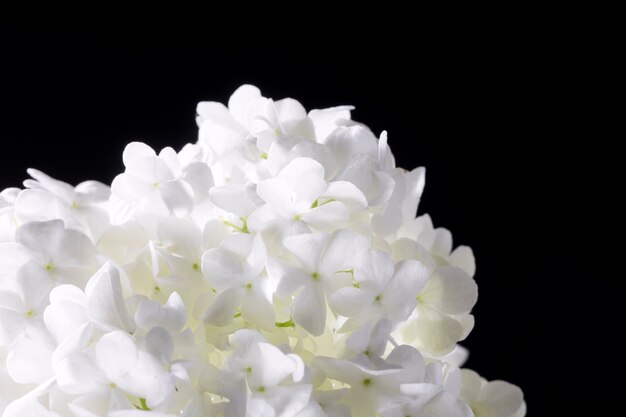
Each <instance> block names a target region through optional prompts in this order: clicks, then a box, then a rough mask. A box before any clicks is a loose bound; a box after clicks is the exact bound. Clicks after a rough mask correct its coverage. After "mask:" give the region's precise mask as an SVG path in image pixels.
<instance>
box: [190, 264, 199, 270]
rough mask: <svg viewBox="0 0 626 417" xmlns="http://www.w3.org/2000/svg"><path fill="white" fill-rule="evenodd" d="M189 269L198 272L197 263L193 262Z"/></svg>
mask: <svg viewBox="0 0 626 417" xmlns="http://www.w3.org/2000/svg"><path fill="white" fill-rule="evenodd" d="M191 267H192V268H193V269H194V270H195V271H199V270H200V264H199V263H198V262H194V263H193V264H192V265H191Z"/></svg>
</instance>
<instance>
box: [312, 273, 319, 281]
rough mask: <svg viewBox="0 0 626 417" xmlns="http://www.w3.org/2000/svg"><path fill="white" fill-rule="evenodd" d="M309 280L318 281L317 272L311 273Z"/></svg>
mask: <svg viewBox="0 0 626 417" xmlns="http://www.w3.org/2000/svg"><path fill="white" fill-rule="evenodd" d="M311 278H312V279H313V281H319V280H320V274H318V273H317V272H313V273H311Z"/></svg>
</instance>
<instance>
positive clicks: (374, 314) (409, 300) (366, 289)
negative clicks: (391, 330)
mask: <svg viewBox="0 0 626 417" xmlns="http://www.w3.org/2000/svg"><path fill="white" fill-rule="evenodd" d="M426 275H427V271H426V268H424V267H423V266H422V265H421V264H420V263H419V262H417V261H412V260H409V261H401V262H398V263H397V264H395V265H394V262H393V261H392V260H391V259H390V258H389V257H388V256H387V255H385V254H384V253H382V252H380V251H377V250H369V251H365V252H362V253H361V254H360V255H359V256H358V258H357V259H356V262H355V266H354V280H355V282H354V284H353V285H352V286H348V287H344V288H340V289H339V290H337V291H336V292H335V293H334V294H333V295H332V296H331V299H330V300H331V305H332V306H333V308H334V309H335V310H336V311H337V312H338V313H339V314H341V315H343V316H346V317H351V318H350V319H349V320H348V321H347V322H346V325H345V326H347V327H351V326H360V325H363V324H366V323H376V322H377V321H378V320H381V319H385V318H386V319H389V320H390V321H392V322H393V323H394V324H397V323H399V322H401V321H404V320H406V319H407V318H408V316H409V315H410V314H411V312H412V311H413V309H414V308H415V306H416V305H417V300H416V298H415V296H414V294H417V293H419V291H420V290H421V289H422V288H423V287H424V284H425V282H426Z"/></svg>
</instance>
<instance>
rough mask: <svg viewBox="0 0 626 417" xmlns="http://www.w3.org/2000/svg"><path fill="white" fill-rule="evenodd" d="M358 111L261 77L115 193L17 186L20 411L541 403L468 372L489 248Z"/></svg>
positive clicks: (6, 253) (4, 216) (1, 373)
mask: <svg viewBox="0 0 626 417" xmlns="http://www.w3.org/2000/svg"><path fill="white" fill-rule="evenodd" d="M265 38H267V36H266V37H265ZM259 39H261V37H259ZM209 42H210V40H209ZM265 43H267V42H265ZM266 49H267V51H268V52H270V54H274V55H275V56H276V57H277V58H275V59H279V60H280V59H282V58H281V54H280V52H281V51H282V50H281V49H280V48H278V49H277V48H274V49H272V48H271V47H270V48H269V49H268V48H266ZM283 49H284V48H283ZM314 59H315V58H314ZM283 60H284V59H283ZM318 60H319V58H318ZM250 65H251V66H252V67H254V66H255V62H252V61H251V62H250ZM291 70H294V69H293V68H290V67H289V65H288V63H286V64H285V71H291ZM390 106H391V107H393V103H391V104H390ZM391 107H390V108H391ZM351 110H353V107H351V106H340V107H333V108H328V109H319V110H312V111H310V112H308V113H307V110H306V109H305V107H304V106H303V105H302V104H301V103H300V102H298V101H297V100H295V99H293V98H282V99H277V100H274V99H272V98H269V97H264V96H263V95H262V94H261V91H260V90H259V89H258V88H257V87H255V86H252V85H242V86H241V87H239V88H238V89H237V90H236V91H235V92H234V93H233V95H232V96H231V97H230V100H229V101H228V106H225V105H224V104H221V103H217V102H210V101H205V102H201V103H199V104H198V105H197V108H196V111H197V116H196V123H197V125H198V137H197V141H195V142H194V143H187V144H182V143H178V144H174V145H175V147H164V148H163V149H160V150H159V149H157V150H154V149H153V148H151V147H150V146H149V145H147V144H145V143H141V142H131V143H129V144H128V145H127V146H126V148H125V149H124V150H123V153H122V155H121V157H122V162H123V164H124V170H123V172H121V173H118V175H116V176H115V178H114V179H113V181H112V183H111V186H110V187H109V186H108V185H107V184H103V183H100V182H97V181H92V180H87V181H83V182H81V183H80V184H78V185H76V186H74V185H70V184H67V183H65V182H63V181H60V180H57V179H54V178H52V177H50V176H49V175H47V174H45V173H43V172H41V171H38V170H36V169H33V168H29V169H28V170H27V173H28V175H30V178H28V179H26V180H25V181H24V182H23V188H24V189H20V188H7V189H5V190H2V191H0V415H1V416H2V417H103V416H107V417H144V416H145V417H149V416H153V417H206V416H215V417H524V415H525V413H526V404H525V402H524V398H523V394H522V392H521V390H520V389H519V388H518V387H516V386H514V385H512V384H509V383H506V382H503V381H492V382H488V381H486V380H485V379H483V378H481V377H480V376H479V375H478V374H476V373H474V372H473V371H469V370H460V369H459V366H461V365H462V363H463V362H464V361H465V360H466V359H467V357H468V351H467V349H465V348H463V347H461V346H459V344H458V343H459V342H462V341H463V340H464V339H465V338H466V337H467V336H468V335H469V333H470V332H471V330H472V329H473V327H474V320H475V319H474V316H473V315H472V314H471V313H472V309H473V307H474V305H475V303H476V302H477V298H478V289H477V286H476V282H475V281H474V274H475V272H476V262H475V259H474V254H473V252H472V250H471V249H470V248H469V247H467V246H457V247H456V248H455V247H454V245H453V238H452V234H451V233H450V231H448V230H447V229H444V228H441V227H436V223H435V222H433V219H432V218H431V217H430V216H429V215H428V214H422V213H419V216H418V213H417V211H418V208H419V204H420V200H421V198H422V194H423V191H424V185H425V169H424V168H423V167H419V168H415V169H412V170H405V169H403V168H400V167H396V159H395V157H394V155H393V153H392V149H391V148H390V146H389V143H392V144H393V142H394V141H395V140H407V139H406V138H400V137H398V138H396V137H394V136H393V135H392V136H389V137H388V134H387V132H386V131H382V132H376V134H375V133H374V132H372V131H371V130H370V129H369V128H368V127H367V126H365V125H364V124H362V123H359V122H356V121H353V120H351ZM175 149H180V151H177V150H175ZM481 279H484V277H482V278H481ZM530 307H532V306H530ZM493 313H494V314H497V312H493ZM503 365H504V364H503Z"/></svg>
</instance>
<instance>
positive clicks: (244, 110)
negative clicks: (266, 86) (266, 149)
mask: <svg viewBox="0 0 626 417" xmlns="http://www.w3.org/2000/svg"><path fill="white" fill-rule="evenodd" d="M259 98H261V91H260V90H259V89H258V88H256V87H255V86H253V85H249V84H246V85H242V86H241V87H239V88H238V89H237V90H236V91H235V92H234V93H233V95H232V96H230V99H229V100H228V109H229V110H230V113H231V114H232V116H233V118H234V119H235V120H236V121H237V122H238V123H239V124H242V125H244V126H246V125H248V123H249V119H248V114H249V113H248V108H249V107H250V105H251V104H252V103H253V102H254V101H256V100H257V99H259Z"/></svg>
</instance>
